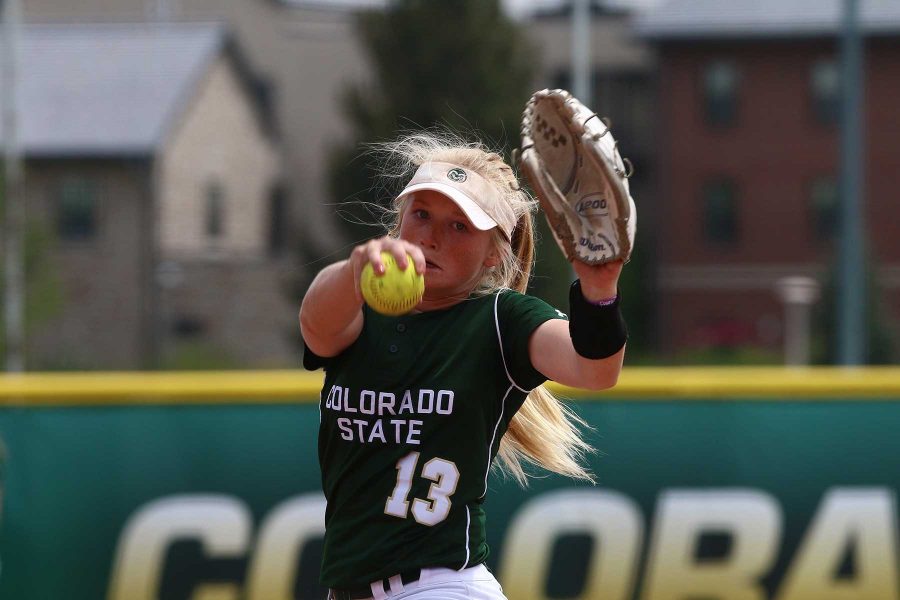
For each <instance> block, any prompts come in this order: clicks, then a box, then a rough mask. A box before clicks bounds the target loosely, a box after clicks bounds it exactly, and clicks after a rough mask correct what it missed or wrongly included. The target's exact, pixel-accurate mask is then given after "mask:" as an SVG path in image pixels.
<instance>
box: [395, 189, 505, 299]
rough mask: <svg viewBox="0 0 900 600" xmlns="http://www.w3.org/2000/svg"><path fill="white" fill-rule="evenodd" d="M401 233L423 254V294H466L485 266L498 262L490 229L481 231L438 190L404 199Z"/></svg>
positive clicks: (452, 296) (475, 283) (432, 295)
mask: <svg viewBox="0 0 900 600" xmlns="http://www.w3.org/2000/svg"><path fill="white" fill-rule="evenodd" d="M400 237H401V238H402V239H404V240H406V241H408V242H411V243H413V244H415V245H417V246H419V248H421V249H422V252H423V253H424V254H425V261H426V264H427V267H428V268H427V270H426V272H425V298H426V300H427V299H440V298H465V297H466V296H468V295H469V293H470V292H471V291H472V290H473V289H474V288H475V286H476V285H477V284H478V282H479V281H480V280H481V276H482V273H483V272H484V269H485V268H486V267H492V266H494V265H496V264H497V252H496V250H495V249H494V245H493V233H492V231H481V230H480V229H476V228H475V226H474V225H472V223H471V222H470V221H469V219H468V218H467V217H466V215H465V213H463V211H462V210H461V209H460V208H459V207H458V206H457V205H456V204H455V203H454V202H453V201H452V200H450V199H449V198H448V197H447V196H445V195H443V194H441V193H440V192H435V191H431V190H424V191H421V192H416V193H415V194H414V195H413V196H412V198H411V199H410V200H409V201H407V203H406V206H405V207H404V209H403V214H402V219H401V221H400Z"/></svg>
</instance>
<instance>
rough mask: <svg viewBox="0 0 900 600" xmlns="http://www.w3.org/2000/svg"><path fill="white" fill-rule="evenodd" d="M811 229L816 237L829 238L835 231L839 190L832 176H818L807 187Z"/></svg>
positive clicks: (820, 238)
mask: <svg viewBox="0 0 900 600" xmlns="http://www.w3.org/2000/svg"><path fill="white" fill-rule="evenodd" d="M809 207H810V214H811V217H812V229H813V232H814V234H815V236H816V238H817V239H819V240H830V239H832V238H833V237H834V235H835V234H836V233H837V227H838V211H839V208H840V207H839V190H838V183H837V180H836V179H835V178H834V177H832V176H825V177H818V178H816V179H814V180H813V182H812V184H811V185H810V188H809Z"/></svg>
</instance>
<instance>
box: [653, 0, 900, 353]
mask: <svg viewBox="0 0 900 600" xmlns="http://www.w3.org/2000/svg"><path fill="white" fill-rule="evenodd" d="M860 4H861V6H862V29H863V31H864V34H865V70H866V78H865V81H866V85H865V92H864V94H865V108H864V112H865V123H864V132H865V133H864V136H865V157H864V164H865V167H864V175H865V200H864V206H865V222H866V224H867V229H866V231H867V235H868V237H869V248H868V249H869V251H870V252H869V256H870V257H871V261H872V266H873V268H874V273H875V275H876V280H877V281H878V282H879V283H880V285H881V287H882V288H883V289H884V290H885V291H886V293H885V295H884V297H883V298H882V300H885V301H886V302H887V303H888V306H889V307H890V309H891V314H892V316H893V317H894V318H897V317H898V316H900V294H898V291H900V238H898V236H897V234H896V231H897V223H898V222H900V204H898V203H897V202H895V201H894V196H893V194H894V193H896V190H897V189H898V186H900V179H898V178H900V154H898V152H897V141H896V140H897V133H898V131H900V111H898V110H897V101H896V98H897V97H898V95H900V43H898V41H900V3H897V2H879V1H876V0H863V1H862V2H861V3H860ZM841 6H842V3H841V2H839V0H829V1H826V2H823V1H821V0H815V1H811V0H791V1H785V0H729V1H728V2H713V1H703V2H700V1H697V0H672V1H671V2H669V3H667V4H665V5H663V6H661V7H660V8H659V9H657V10H656V11H653V12H651V13H649V14H647V15H646V16H644V17H643V18H642V19H641V21H640V22H639V24H638V29H639V32H640V33H641V34H642V35H644V36H645V37H646V38H647V39H648V40H649V41H652V42H654V43H655V46H656V49H657V51H658V56H659V80H660V83H659V108H660V111H661V114H662V120H661V125H662V126H661V128H660V130H659V132H658V136H657V144H658V152H659V161H660V174H659V194H660V197H659V201H658V203H657V204H656V206H657V207H658V210H659V216H658V218H659V222H660V223H664V224H665V225H664V226H663V227H661V230H660V232H659V242H658V245H659V248H660V249H661V252H660V286H661V292H660V297H659V300H660V306H661V311H662V315H661V318H662V321H661V334H662V336H663V338H662V341H663V345H664V348H665V349H667V350H668V351H674V350H676V349H685V348H688V349H689V348H701V347H708V346H720V347H740V346H762V347H768V348H769V349H771V350H772V351H774V352H777V351H778V349H779V348H780V347H781V343H782V342H781V339H780V337H781V331H782V318H783V317H782V315H783V307H782V306H781V303H780V300H779V298H778V296H777V295H776V292H775V289H776V284H777V282H778V281H779V280H780V279H782V278H783V277H787V276H795V275H803V276H810V277H814V278H816V279H818V280H819V281H822V282H825V281H826V280H827V279H828V278H830V277H831V273H832V265H833V263H834V260H835V251H836V249H837V239H836V235H837V226H838V201H839V198H838V190H839V188H838V169H839V161H838V159H839V154H838V152H839V130H838V117H839V106H840V75H839V55H838V51H839V47H838V37H839V36H838V32H839V22H840V13H841Z"/></svg>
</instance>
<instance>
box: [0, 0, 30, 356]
mask: <svg viewBox="0 0 900 600" xmlns="http://www.w3.org/2000/svg"><path fill="white" fill-rule="evenodd" d="M2 16H3V49H2V54H0V61H2V74H0V77H2V82H0V90H2V91H0V93H2V104H3V145H4V159H5V160H4V161H3V163H4V179H3V181H4V188H5V189H4V194H3V200H4V201H3V210H4V214H3V242H4V246H5V247H4V250H5V252H4V255H5V256H4V273H5V277H6V281H5V284H6V285H5V286H4V298H3V318H4V323H5V325H6V370H7V371H12V372H19V371H24V370H25V352H24V346H25V301H24V297H25V265H24V256H23V251H22V246H23V242H22V238H23V235H24V229H25V200H24V198H22V159H21V154H20V149H19V139H18V136H19V131H18V114H17V102H16V88H17V83H18V81H17V79H18V70H19V69H18V60H19V23H20V21H21V11H20V7H19V0H4V1H3V4H2Z"/></svg>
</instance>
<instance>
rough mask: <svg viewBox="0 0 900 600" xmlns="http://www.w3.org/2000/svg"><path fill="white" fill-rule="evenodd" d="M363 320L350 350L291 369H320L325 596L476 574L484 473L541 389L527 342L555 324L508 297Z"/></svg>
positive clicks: (481, 547)
mask: <svg viewBox="0 0 900 600" xmlns="http://www.w3.org/2000/svg"><path fill="white" fill-rule="evenodd" d="M363 311H364V325H363V329H362V332H361V333H360V335H359V338H358V339H357V340H356V341H355V342H354V343H353V344H352V345H351V346H350V347H348V348H347V349H346V350H344V351H343V352H342V353H341V354H339V355H338V356H336V357H333V358H329V359H322V358H319V357H317V356H315V355H313V354H312V353H310V352H309V351H308V350H307V354H306V356H305V358H304V365H305V366H306V367H307V368H318V367H319V366H324V367H325V385H324V387H323V389H322V394H321V398H320V404H319V409H320V427H319V464H320V467H321V470H322V486H323V489H324V492H325V497H326V499H327V501H328V506H327V510H326V513H325V527H326V533H325V549H324V557H323V564H322V573H321V578H322V583H323V584H324V585H326V586H328V587H332V588H339V587H353V586H359V585H365V584H367V583H369V582H371V581H374V580H376V579H383V578H386V577H390V576H391V575H395V574H397V573H400V572H402V571H406V570H410V569H415V568H424V567H448V568H453V569H462V568H464V567H470V566H474V565H477V564H479V563H481V562H484V560H485V558H486V557H487V555H488V547H487V543H486V542H485V531H484V525H485V518H484V511H483V509H482V504H483V502H484V498H485V494H486V493H487V481H488V473H489V470H490V465H491V461H492V460H493V458H494V456H495V455H496V453H497V450H498V448H499V446H500V438H501V437H503V434H504V433H505V432H506V430H507V427H508V425H509V421H510V419H511V418H512V416H513V415H514V414H515V413H516V411H517V410H518V409H519V408H520V407H521V406H522V403H523V402H524V401H525V398H526V396H527V394H528V392H529V391H530V390H531V389H532V388H534V387H537V386H538V385H540V384H541V383H543V382H544V381H546V379H547V378H546V377H545V376H544V375H542V374H541V373H539V372H538V371H537V370H536V369H535V368H534V367H533V366H532V364H531V360H530V358H529V353H528V340H529V338H530V336H531V334H532V333H533V332H534V330H535V329H536V328H537V327H538V326H539V325H540V324H542V323H544V322H545V321H548V320H550V319H559V318H565V315H564V314H563V313H561V312H559V311H557V310H555V309H554V308H552V307H551V306H549V305H548V304H546V303H545V302H543V301H542V300H539V299H537V298H534V297H531V296H526V295H523V294H519V293H517V292H514V291H511V290H502V291H500V292H498V293H496V294H493V295H490V296H483V297H478V298H469V299H468V300H466V301H464V302H460V303H459V304H456V305H454V306H452V307H450V308H447V309H444V310H437V311H429V312H424V313H417V314H409V315H405V316H402V317H386V316H383V315H380V314H378V313H375V312H374V311H371V310H370V309H369V308H368V307H364V308H363Z"/></svg>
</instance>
